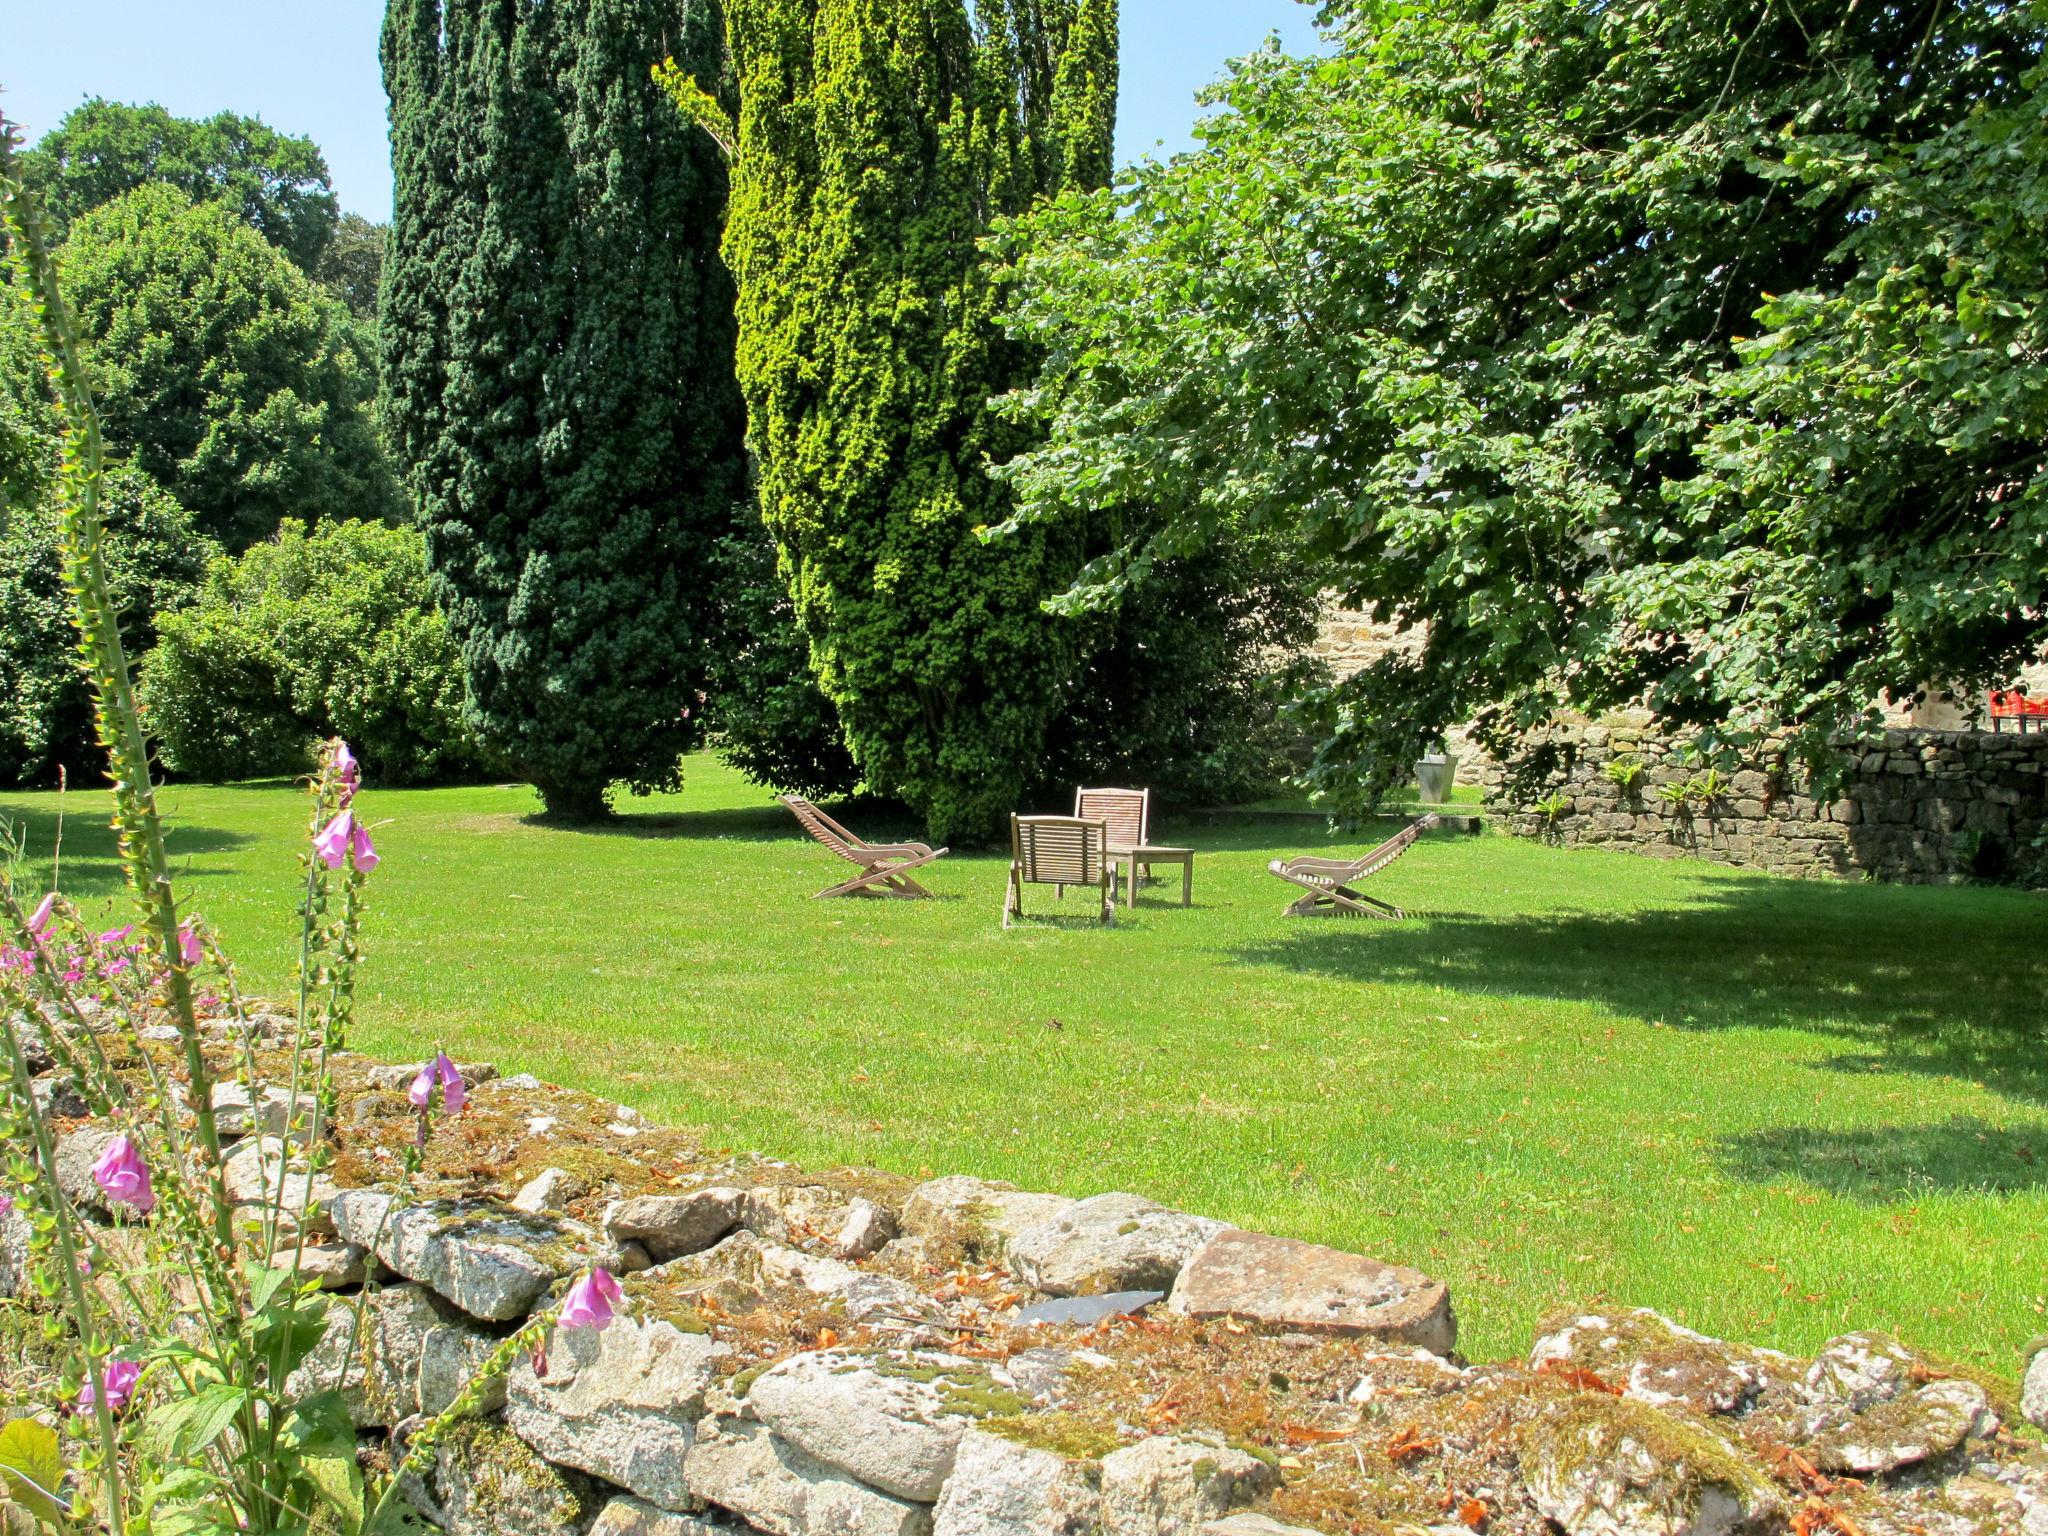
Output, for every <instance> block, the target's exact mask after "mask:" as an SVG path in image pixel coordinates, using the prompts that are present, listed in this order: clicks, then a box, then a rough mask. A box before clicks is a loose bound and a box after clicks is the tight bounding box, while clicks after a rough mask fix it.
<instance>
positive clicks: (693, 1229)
mask: <svg viewBox="0 0 2048 1536" xmlns="http://www.w3.org/2000/svg"><path fill="white" fill-rule="evenodd" d="M746 1199H747V1196H746V1192H745V1191H743V1190H737V1189H724V1188H716V1189H700V1190H697V1191H696V1192H694V1193H692V1194H687V1195H638V1196H635V1197H634V1198H633V1199H631V1200H614V1201H613V1202H612V1203H611V1204H610V1205H608V1206H606V1207H605V1212H604V1220H603V1226H604V1230H605V1235H606V1236H608V1237H610V1238H611V1239H612V1240H613V1241H615V1242H633V1243H638V1244H640V1245H641V1246H642V1247H643V1248H645V1249H646V1250H647V1252H648V1254H649V1255H650V1256H651V1257H652V1258H653V1260H654V1262H655V1263H657V1264H666V1263H667V1262H668V1261H669V1260H670V1259H679V1258H683V1257H685V1256H687V1255H689V1254H693V1253H702V1252H703V1251H704V1250H705V1249H707V1248H709V1247H711V1246H713V1245H714V1244H715V1243H717V1242H718V1240H719V1239H720V1238H722V1237H724V1236H725V1235H726V1234H727V1233H728V1232H730V1231H732V1229H733V1228H735V1227H737V1226H738V1225H739V1224H740V1213H741V1211H742V1209H743V1208H744V1207H745V1204H746Z"/></svg>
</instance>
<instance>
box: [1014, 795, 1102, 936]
mask: <svg viewBox="0 0 2048 1536" xmlns="http://www.w3.org/2000/svg"><path fill="white" fill-rule="evenodd" d="M1114 868H1115V866H1114V865H1113V864H1112V863H1111V861H1110V856H1109V825H1108V823H1106V822H1101V821H1084V820H1082V819H1081V818H1080V817H1078V816H1012V817H1011V818H1010V883H1009V888H1008V889H1007V890H1006V891H1005V892H1004V894H1003V926H1004V927H1005V928H1007V927H1009V926H1010V922H1011V919H1012V918H1016V917H1022V916H1023V915H1024V887H1025V886H1027V885H1050V886H1055V887H1057V888H1058V892H1059V894H1060V895H1062V896H1064V895H1065V894H1066V888H1067V887H1068V886H1070V885H1084V886H1094V887H1095V889H1096V892H1097V893H1098V895H1099V896H1100V897H1101V900H1102V922H1103V925H1104V926H1105V927H1114V926H1115V925H1116V880H1115V875H1114V873H1113V871H1114Z"/></svg>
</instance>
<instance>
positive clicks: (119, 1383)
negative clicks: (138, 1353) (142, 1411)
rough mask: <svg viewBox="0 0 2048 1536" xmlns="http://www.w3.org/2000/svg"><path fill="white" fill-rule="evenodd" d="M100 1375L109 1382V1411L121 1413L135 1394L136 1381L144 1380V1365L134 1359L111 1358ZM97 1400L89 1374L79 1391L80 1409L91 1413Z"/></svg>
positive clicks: (82, 1411)
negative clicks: (138, 1363)
mask: <svg viewBox="0 0 2048 1536" xmlns="http://www.w3.org/2000/svg"><path fill="white" fill-rule="evenodd" d="M100 1376H101V1378H102V1379H103V1380H104V1381H105V1382H106V1384H107V1412H109V1413H119V1412H120V1411H121V1410H122V1409H123V1408H126V1407H127V1406H128V1401H129V1399H130V1398H132V1397H134V1396H135V1386H136V1383H137V1382H139V1381H141V1380H142V1367H141V1366H139V1365H137V1364H136V1363H135V1362H134V1361H133V1360H109V1361H107V1362H106V1363H105V1364H103V1365H102V1366H101V1367H100ZM97 1402H98V1398H97V1397H95V1396H94V1394H93V1390H92V1378H91V1377H90V1376H88V1377H87V1378H86V1381H85V1385H84V1386H83V1387H81V1388H79V1391H78V1411H79V1412H80V1413H91V1412H92V1410H93V1407H94V1405H95V1404H96V1403H97Z"/></svg>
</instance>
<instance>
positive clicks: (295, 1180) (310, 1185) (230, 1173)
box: [221, 1136, 340, 1237]
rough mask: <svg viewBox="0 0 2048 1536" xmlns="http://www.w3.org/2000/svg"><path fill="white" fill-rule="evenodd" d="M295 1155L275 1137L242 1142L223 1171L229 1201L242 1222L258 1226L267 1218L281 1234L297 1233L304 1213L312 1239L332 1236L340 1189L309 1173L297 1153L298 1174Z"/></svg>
mask: <svg viewBox="0 0 2048 1536" xmlns="http://www.w3.org/2000/svg"><path fill="white" fill-rule="evenodd" d="M294 1155H295V1154H294V1153H293V1152H292V1151H291V1150H288V1148H287V1146H286V1143H285V1142H284V1140H283V1139H282V1138H280V1137H277V1136H257V1137H253V1138H251V1139H250V1140H247V1141H244V1142H242V1143H241V1144H239V1145H238V1146H236V1147H235V1149H234V1150H233V1151H231V1152H230V1153H228V1155H227V1158H226V1160H225V1161H224V1162H223V1163H222V1166H221V1172H222V1176H223V1178H224V1180H225V1182H226V1186H227V1192H228V1198H229V1199H230V1200H231V1201H233V1202H234V1206H235V1209H236V1212H237V1213H238V1215H239V1216H240V1218H241V1220H242V1221H243V1222H244V1223H247V1224H252V1225H259V1226H260V1225H261V1224H262V1223H263V1221H264V1220H265V1219H266V1216H269V1217H272V1218H274V1219H275V1220H276V1222H277V1225H278V1229H279V1230H280V1231H282V1232H286V1233H293V1232H296V1231H297V1230H298V1227H299V1219H300V1213H301V1212H304V1214H305V1227H306V1232H307V1234H308V1235H309V1236H318V1237H328V1236H332V1235H333V1233H334V1199H335V1196H336V1195H338V1194H339V1193H340V1190H339V1189H337V1188H336V1187H335V1183H334V1180H332V1179H331V1178H329V1177H328V1176H327V1175H326V1174H324V1173H308V1172H306V1171H305V1162H304V1158H303V1154H297V1156H298V1161H297V1163H296V1171H295V1164H294Z"/></svg>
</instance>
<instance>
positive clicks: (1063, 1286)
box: [1009, 1194, 1225, 1296]
mask: <svg viewBox="0 0 2048 1536" xmlns="http://www.w3.org/2000/svg"><path fill="white" fill-rule="evenodd" d="M1224 1230H1225V1227H1224V1224H1223V1223H1222V1222H1220V1221H1212V1220H1210V1219H1209V1218H1208V1217H1206V1216H1190V1215H1188V1214H1187V1213H1186V1212H1185V1211H1175V1210H1169V1209H1167V1207H1165V1206H1163V1205H1155V1204H1154V1203H1153V1202H1152V1201H1150V1200H1146V1199H1142V1198H1141V1197H1139V1196H1137V1195H1125V1194H1109V1195H1095V1196H1093V1197H1091V1198H1090V1199H1087V1200H1079V1201H1076V1202H1074V1204H1072V1205H1071V1206H1069V1207H1067V1208H1066V1209H1065V1210H1063V1211H1062V1212H1060V1214H1059V1215H1057V1216H1054V1217H1053V1218H1052V1219H1051V1220H1049V1221H1043V1222H1040V1223H1039V1224H1038V1225H1037V1226H1035V1227H1030V1228H1028V1229H1026V1230H1025V1231H1023V1232H1021V1233H1019V1234H1018V1235H1017V1236H1016V1237H1015V1238H1013V1239H1012V1240H1011V1241H1010V1244H1009V1263H1010V1271H1011V1273H1012V1274H1014V1275H1016V1277H1017V1278H1018V1279H1019V1280H1022V1281H1023V1282H1024V1283H1025V1284H1026V1285H1029V1286H1031V1287H1032V1288H1034V1289H1036V1290H1040V1291H1045V1292H1047V1293H1048V1294H1050V1295H1054V1296H1078V1295H1083V1294H1087V1293H1091V1292H1096V1291H1170V1290H1172V1289H1173V1285H1174V1282H1175V1281H1176V1280H1178V1279H1179V1278H1180V1272H1181V1269H1182V1267H1183V1266H1184V1265H1185V1264H1186V1263H1187V1262H1188V1260H1189V1259H1191V1258H1193V1257H1194V1256H1195V1254H1196V1253H1197V1252H1198V1251H1199V1250H1200V1249H1201V1247H1202V1245H1203V1244H1205V1243H1207V1242H1208V1241H1209V1240H1210V1239H1211V1238H1213V1237H1215V1236H1216V1235H1217V1234H1218V1233H1219V1232H1222V1231H1224Z"/></svg>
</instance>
